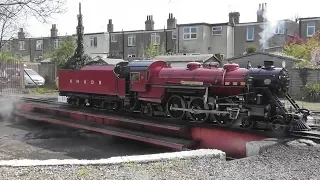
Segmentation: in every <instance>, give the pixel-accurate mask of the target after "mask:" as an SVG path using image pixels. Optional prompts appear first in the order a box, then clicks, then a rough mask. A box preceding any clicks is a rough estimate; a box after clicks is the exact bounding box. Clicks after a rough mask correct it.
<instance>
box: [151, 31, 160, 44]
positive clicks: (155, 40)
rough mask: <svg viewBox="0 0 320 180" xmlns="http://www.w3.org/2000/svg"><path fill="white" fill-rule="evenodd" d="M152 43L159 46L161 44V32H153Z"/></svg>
mask: <svg viewBox="0 0 320 180" xmlns="http://www.w3.org/2000/svg"><path fill="white" fill-rule="evenodd" d="M158 41H159V42H158ZM151 44H153V45H154V46H159V45H160V44H161V36H160V33H151Z"/></svg>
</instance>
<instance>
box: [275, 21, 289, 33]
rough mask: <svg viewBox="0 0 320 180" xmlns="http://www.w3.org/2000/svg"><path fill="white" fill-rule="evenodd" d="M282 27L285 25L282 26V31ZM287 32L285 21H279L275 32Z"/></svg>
mask: <svg viewBox="0 0 320 180" xmlns="http://www.w3.org/2000/svg"><path fill="white" fill-rule="evenodd" d="M280 27H283V28H282V31H280V29H281V28H280ZM285 32H286V27H285V24H284V23H279V24H278V25H277V28H276V32H275V34H285Z"/></svg>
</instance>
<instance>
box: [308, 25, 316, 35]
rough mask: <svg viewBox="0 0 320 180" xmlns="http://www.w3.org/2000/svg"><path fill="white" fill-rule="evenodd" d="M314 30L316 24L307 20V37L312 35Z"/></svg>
mask: <svg viewBox="0 0 320 180" xmlns="http://www.w3.org/2000/svg"><path fill="white" fill-rule="evenodd" d="M315 31H316V24H315V23H314V22H309V23H308V24H307V37H311V36H313V34H314V33H315Z"/></svg>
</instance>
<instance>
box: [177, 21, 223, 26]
mask: <svg viewBox="0 0 320 180" xmlns="http://www.w3.org/2000/svg"><path fill="white" fill-rule="evenodd" d="M198 25H206V26H225V25H229V23H228V22H227V23H213V24H210V23H205V22H201V23H187V24H177V26H198Z"/></svg>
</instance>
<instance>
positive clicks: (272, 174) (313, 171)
mask: <svg viewBox="0 0 320 180" xmlns="http://www.w3.org/2000/svg"><path fill="white" fill-rule="evenodd" d="M319 167H320V147H319V145H314V144H313V143H310V142H308V141H291V142H287V143H284V144H281V145H276V146H274V147H272V148H270V149H267V150H266V151H265V152H264V153H263V154H261V155H257V156H252V157H248V158H244V159H238V160H233V161H225V160H221V159H217V158H213V157H208V156H206V157H201V158H198V159H184V160H166V161H160V162H150V163H146V162H143V163H141V162H140V163H136V162H128V163H120V164H116V165H115V164H113V165H112V164H111V165H86V166H81V165H62V166H36V167H34V166H32V167H0V179H139V180H144V179H175V180H177V179H246V180H248V179H281V180H283V179H319V177H320V176H319Z"/></svg>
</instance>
